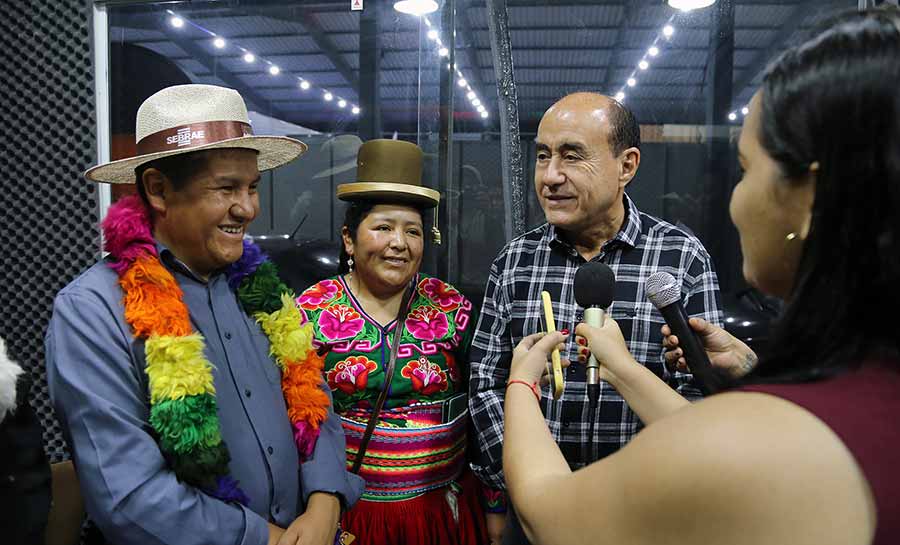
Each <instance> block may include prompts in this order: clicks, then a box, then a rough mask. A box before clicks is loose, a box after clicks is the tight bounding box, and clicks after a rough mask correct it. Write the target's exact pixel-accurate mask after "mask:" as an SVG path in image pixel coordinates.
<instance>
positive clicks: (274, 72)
mask: <svg viewBox="0 0 900 545" xmlns="http://www.w3.org/2000/svg"><path fill="white" fill-rule="evenodd" d="M279 72H281V68H278V67H277V66H275V65H274V64H273V65H272V66H270V67H269V73H270V74H272V75H273V76H277V75H278V73H279Z"/></svg>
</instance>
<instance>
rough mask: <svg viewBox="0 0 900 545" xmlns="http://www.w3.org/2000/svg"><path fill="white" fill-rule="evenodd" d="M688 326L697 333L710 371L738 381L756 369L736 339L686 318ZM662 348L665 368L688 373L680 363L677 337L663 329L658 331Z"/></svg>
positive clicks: (682, 361)
mask: <svg viewBox="0 0 900 545" xmlns="http://www.w3.org/2000/svg"><path fill="white" fill-rule="evenodd" d="M688 325H690V326H691V329H693V330H694V332H695V333H697V336H698V337H699V338H700V342H701V344H702V345H703V349H704V350H705V351H706V355H707V356H708V357H709V363H710V364H712V366H713V368H714V369H719V370H722V371H724V372H726V373H728V375H729V376H731V378H734V379H738V378H741V377H743V376H744V375H746V374H747V373H749V372H750V371H752V370H753V368H754V367H756V363H757V357H756V353H755V352H754V351H753V350H752V349H751V348H750V347H749V346H747V345H746V344H744V343H743V342H742V341H741V340H740V339H738V338H737V337H735V336H734V335H732V334H731V333H729V332H727V331H725V330H724V329H722V328H721V327H719V326H716V325H713V324H711V323H709V322H707V321H706V320H704V319H702V318H690V319H689V320H688ZM662 334H663V347H665V349H666V353H665V357H666V364H667V365H669V366H670V367H672V368H676V367H677V369H678V370H679V371H682V372H684V373H690V372H691V371H690V367H689V366H688V365H687V361H686V360H685V359H684V351H683V350H682V349H681V348H680V340H679V339H678V336H677V335H675V334H673V333H672V329H671V328H670V327H669V326H668V324H667V325H664V326H663V327H662Z"/></svg>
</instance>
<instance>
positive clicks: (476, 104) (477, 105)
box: [472, 98, 481, 108]
mask: <svg viewBox="0 0 900 545" xmlns="http://www.w3.org/2000/svg"><path fill="white" fill-rule="evenodd" d="M472 106H475V107H476V108H477V107H479V106H481V101H480V100H478V99H477V98H476V99H475V100H473V101H472Z"/></svg>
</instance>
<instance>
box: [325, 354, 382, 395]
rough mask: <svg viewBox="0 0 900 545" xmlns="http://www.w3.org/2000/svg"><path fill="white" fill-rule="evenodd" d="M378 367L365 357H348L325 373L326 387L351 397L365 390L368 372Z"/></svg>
mask: <svg viewBox="0 0 900 545" xmlns="http://www.w3.org/2000/svg"><path fill="white" fill-rule="evenodd" d="M377 367H378V364H376V363H375V362H374V361H372V360H370V359H369V358H367V357H365V356H350V357H349V358H347V359H346V360H343V361H339V362H337V364H336V365H335V366H334V367H333V368H332V369H330V370H329V371H328V372H327V373H325V379H326V380H327V381H328V387H329V388H331V389H332V390H340V391H341V392H343V393H345V394H347V395H351V394H353V393H355V392H358V391H360V390H365V388H366V385H367V384H368V383H369V372H370V371H374V370H375V369H376V368H377Z"/></svg>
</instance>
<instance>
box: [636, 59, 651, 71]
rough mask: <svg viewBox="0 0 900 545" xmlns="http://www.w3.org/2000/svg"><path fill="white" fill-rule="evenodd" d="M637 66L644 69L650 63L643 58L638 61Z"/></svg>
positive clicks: (648, 66)
mask: <svg viewBox="0 0 900 545" xmlns="http://www.w3.org/2000/svg"><path fill="white" fill-rule="evenodd" d="M638 68H640V69H641V70H646V69H648V68H650V63H649V62H647V61H645V60H641V62H639V63H638Z"/></svg>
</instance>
